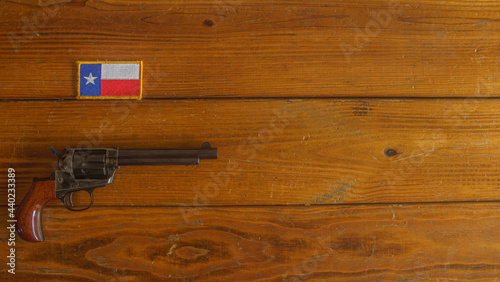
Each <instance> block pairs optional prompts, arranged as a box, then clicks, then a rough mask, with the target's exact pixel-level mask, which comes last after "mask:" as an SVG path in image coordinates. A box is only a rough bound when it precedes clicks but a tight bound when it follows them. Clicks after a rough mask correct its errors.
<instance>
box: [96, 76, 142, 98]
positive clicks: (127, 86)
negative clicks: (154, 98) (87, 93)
mask: <svg viewBox="0 0 500 282" xmlns="http://www.w3.org/2000/svg"><path fill="white" fill-rule="evenodd" d="M139 87H140V84H139V80H135V79H124V80H114V79H109V80H108V79H103V80H101V96H139Z"/></svg>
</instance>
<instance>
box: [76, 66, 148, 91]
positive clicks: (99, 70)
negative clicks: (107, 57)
mask: <svg viewBox="0 0 500 282" xmlns="http://www.w3.org/2000/svg"><path fill="white" fill-rule="evenodd" d="M77 64H78V98H79V99H137V100H140V99H141V98H142V62H140V61H136V62H125V61H119V62H77Z"/></svg>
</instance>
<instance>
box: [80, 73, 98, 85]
mask: <svg viewBox="0 0 500 282" xmlns="http://www.w3.org/2000/svg"><path fill="white" fill-rule="evenodd" d="M83 78H85V79H86V80H87V83H85V85H87V84H89V83H92V84H94V85H95V83H94V80H95V79H96V78H97V76H92V73H90V74H89V76H84V77H83Z"/></svg>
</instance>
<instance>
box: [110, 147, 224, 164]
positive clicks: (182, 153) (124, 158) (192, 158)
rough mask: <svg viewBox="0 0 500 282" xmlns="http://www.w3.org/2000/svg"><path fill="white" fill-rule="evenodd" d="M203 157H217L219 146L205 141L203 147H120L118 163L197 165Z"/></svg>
mask: <svg viewBox="0 0 500 282" xmlns="http://www.w3.org/2000/svg"><path fill="white" fill-rule="evenodd" d="M201 159H217V148H212V147H211V145H210V143H203V145H202V146H201V149H157V150H154V149H153V150H151V149H148V150H132V149H119V151H118V161H117V162H118V165H119V166H128V165H196V164H199V163H200V160H201Z"/></svg>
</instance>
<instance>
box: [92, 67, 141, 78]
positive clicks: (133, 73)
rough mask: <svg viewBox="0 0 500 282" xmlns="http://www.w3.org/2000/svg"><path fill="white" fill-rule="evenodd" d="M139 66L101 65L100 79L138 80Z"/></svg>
mask: <svg viewBox="0 0 500 282" xmlns="http://www.w3.org/2000/svg"><path fill="white" fill-rule="evenodd" d="M139 71H140V67H139V64H102V66H101V79H139Z"/></svg>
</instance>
